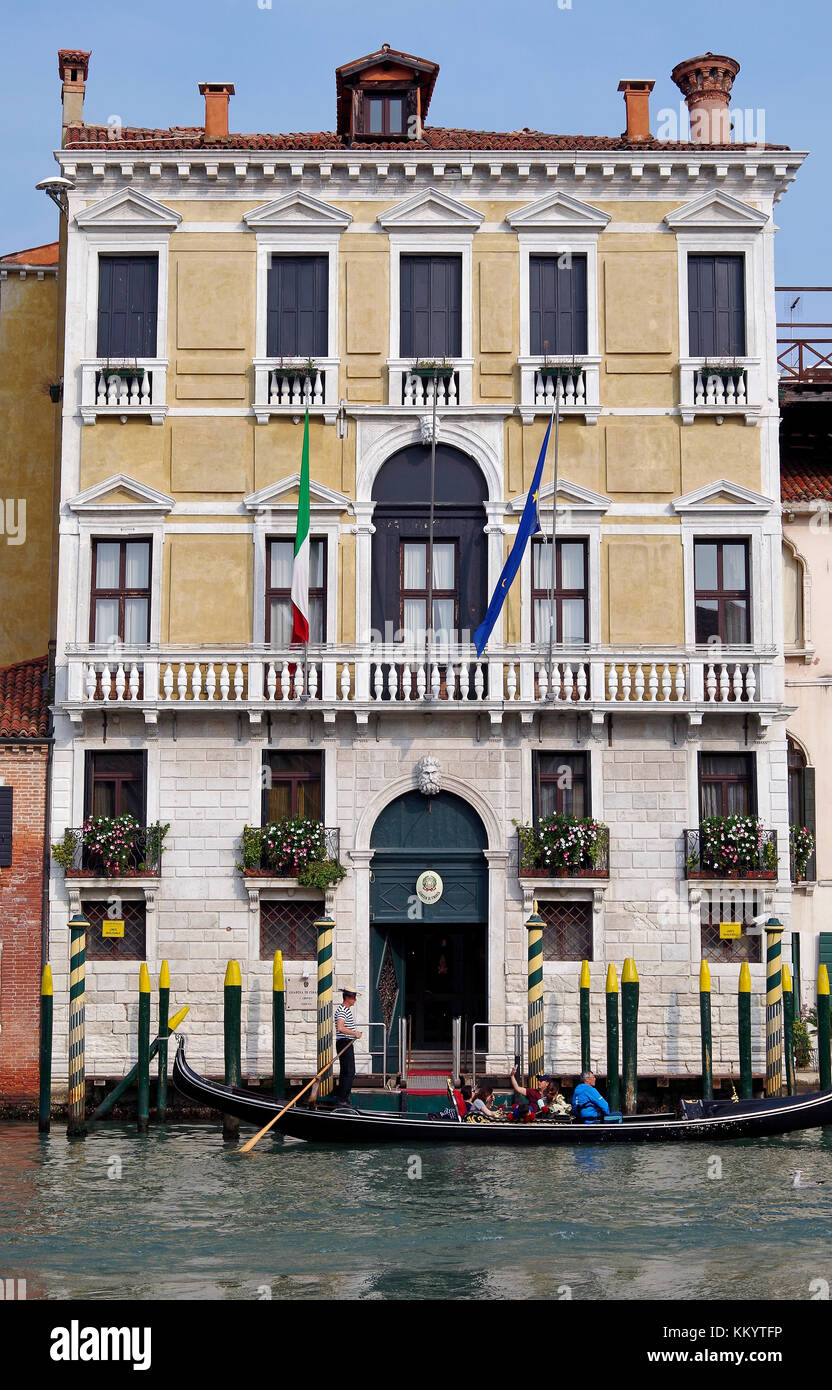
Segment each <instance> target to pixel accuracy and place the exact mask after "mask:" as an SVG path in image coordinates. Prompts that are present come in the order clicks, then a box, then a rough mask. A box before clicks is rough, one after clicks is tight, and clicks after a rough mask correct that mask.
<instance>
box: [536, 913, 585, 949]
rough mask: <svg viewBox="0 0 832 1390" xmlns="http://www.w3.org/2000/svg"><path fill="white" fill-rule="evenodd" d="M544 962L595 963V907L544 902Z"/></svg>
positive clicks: (542, 914)
mask: <svg viewBox="0 0 832 1390" xmlns="http://www.w3.org/2000/svg"><path fill="white" fill-rule="evenodd" d="M538 910H539V912H540V915H541V917H542V918H543V922H544V927H543V959H544V960H576V961H577V960H592V959H593V954H592V903H587V902H573V903H570V902H541V903H540V904H539V905H538Z"/></svg>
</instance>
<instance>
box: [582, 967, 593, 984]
mask: <svg viewBox="0 0 832 1390" xmlns="http://www.w3.org/2000/svg"><path fill="white" fill-rule="evenodd" d="M591 982H592V981H591V976H590V973H589V961H588V960H582V961H581V989H589V986H590V984H591Z"/></svg>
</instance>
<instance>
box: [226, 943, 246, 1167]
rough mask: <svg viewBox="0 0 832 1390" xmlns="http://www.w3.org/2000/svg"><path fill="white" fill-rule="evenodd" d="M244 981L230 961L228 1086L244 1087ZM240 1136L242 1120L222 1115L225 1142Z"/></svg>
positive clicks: (228, 983)
mask: <svg viewBox="0 0 832 1390" xmlns="http://www.w3.org/2000/svg"><path fill="white" fill-rule="evenodd" d="M242 998H243V981H242V977H241V975H240V964H239V961H236V960H230V961H229V962H228V965H227V966H226V967H225V984H224V986H223V1024H224V1027H223V1034H224V1042H225V1084H226V1086H240V1085H241V1084H242V1062H241V1048H240V1016H241V1013H242ZM239 1133H240V1121H239V1120H238V1118H237V1116H236V1115H223V1117H222V1136H223V1139H230V1140H236V1139H237V1138H238V1137H239Z"/></svg>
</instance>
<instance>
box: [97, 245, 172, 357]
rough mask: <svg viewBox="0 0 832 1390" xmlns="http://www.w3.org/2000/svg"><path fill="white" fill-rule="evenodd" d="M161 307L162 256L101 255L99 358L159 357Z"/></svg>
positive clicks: (99, 275) (99, 264)
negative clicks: (160, 279) (160, 272)
mask: <svg viewBox="0 0 832 1390" xmlns="http://www.w3.org/2000/svg"><path fill="white" fill-rule="evenodd" d="M158 307H159V257H158V256H99V257H98V347H97V349H96V351H97V354H98V356H99V357H108V358H110V359H111V360H114V359H118V358H127V359H132V358H134V357H155V356H156V318H157V314H158Z"/></svg>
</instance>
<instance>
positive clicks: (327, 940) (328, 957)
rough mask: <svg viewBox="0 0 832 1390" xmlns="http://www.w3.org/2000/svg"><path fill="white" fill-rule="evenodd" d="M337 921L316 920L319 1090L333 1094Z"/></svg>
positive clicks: (329, 919) (330, 919)
mask: <svg viewBox="0 0 832 1390" xmlns="http://www.w3.org/2000/svg"><path fill="white" fill-rule="evenodd" d="M334 930H335V923H334V922H333V920H332V918H331V917H330V916H329V915H328V914H325V915H324V916H323V917H319V918H318V920H317V922H316V923H315V931H316V933H317V937H318V1066H317V1070H318V1071H319V1072H320V1071H323V1070H324V1068H326V1070H325V1071H324V1075H323V1076H322V1077H321V1084H320V1087H319V1088H318V1094H319V1095H321V1096H329V1095H331V1094H332V933H333V931H334Z"/></svg>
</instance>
